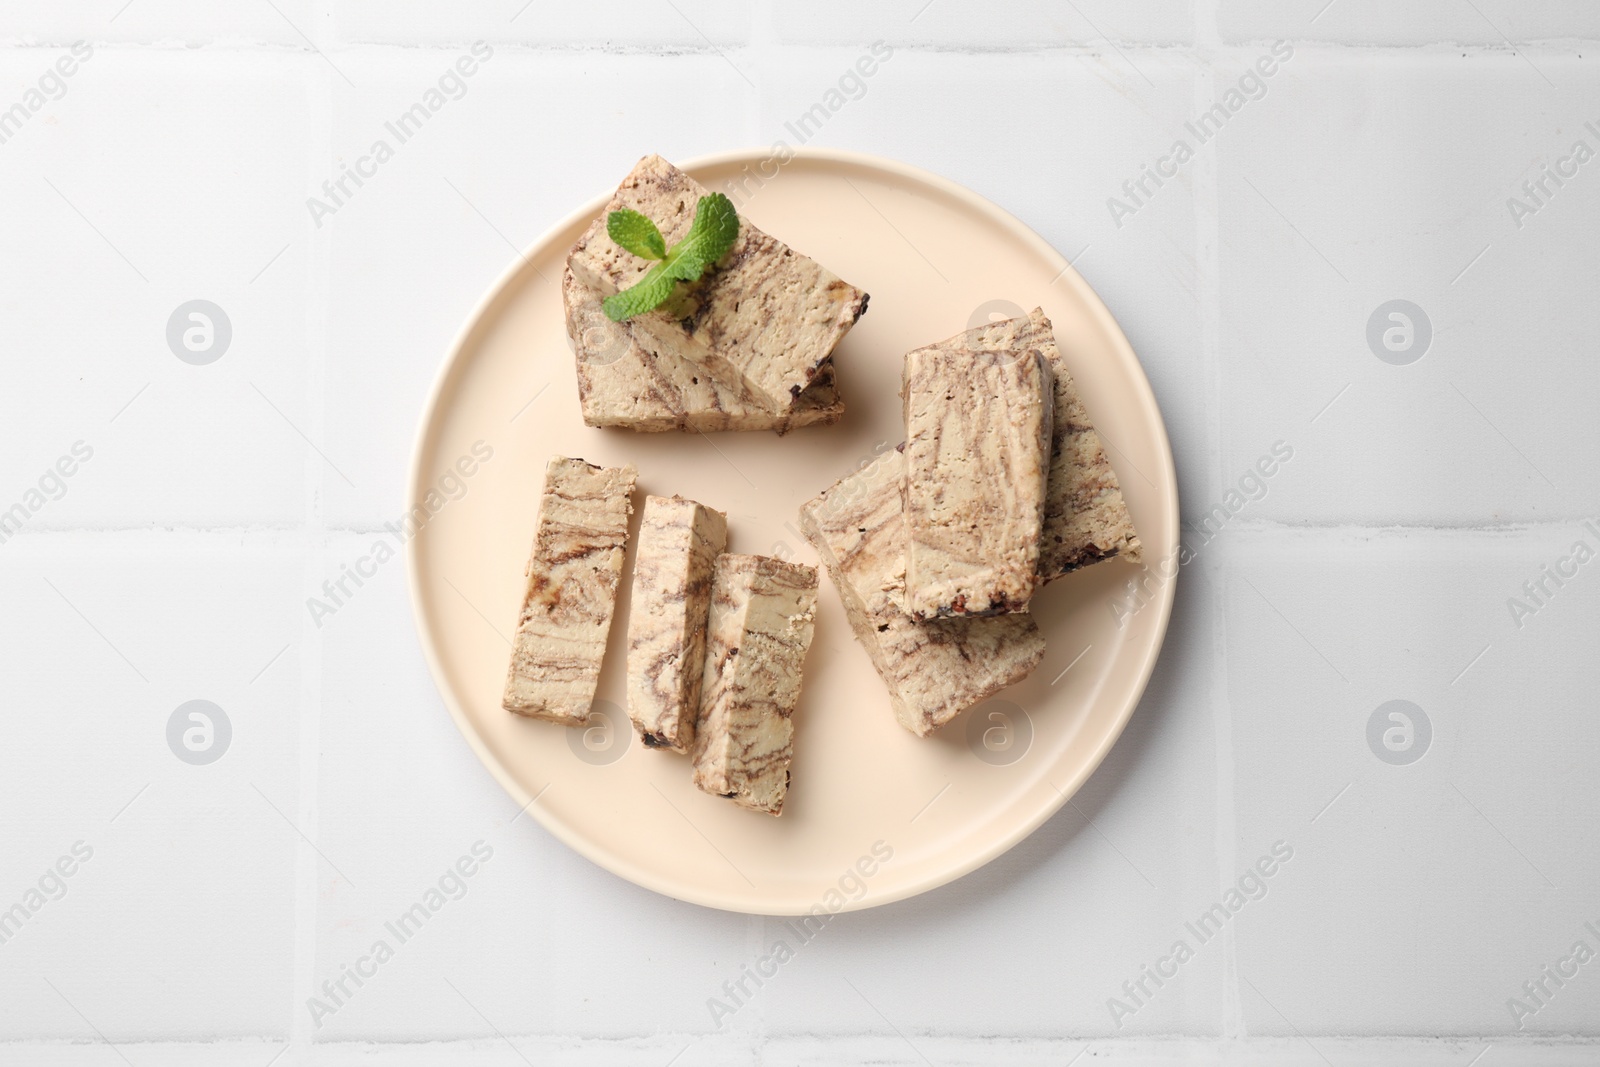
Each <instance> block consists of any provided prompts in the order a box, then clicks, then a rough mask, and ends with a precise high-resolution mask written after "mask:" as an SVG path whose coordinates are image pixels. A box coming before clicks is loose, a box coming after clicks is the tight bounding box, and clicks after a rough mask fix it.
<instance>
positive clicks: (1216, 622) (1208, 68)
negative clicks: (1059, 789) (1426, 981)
mask: <svg viewBox="0 0 1600 1067" xmlns="http://www.w3.org/2000/svg"><path fill="white" fill-rule="evenodd" d="M1194 40H1195V51H1196V53H1197V57H1196V58H1197V59H1198V61H1199V62H1198V70H1197V72H1196V75H1195V79H1194V83H1193V90H1194V106H1195V112H1196V114H1198V113H1200V112H1202V111H1204V110H1205V109H1206V108H1207V107H1209V106H1210V105H1211V102H1212V101H1213V100H1214V99H1215V98H1216V93H1217V76H1216V57H1217V56H1218V55H1223V54H1226V53H1227V51H1228V49H1227V48H1226V47H1225V46H1224V45H1223V43H1222V40H1221V33H1220V30H1219V27H1218V0H1196V2H1195V6H1194ZM1220 151H1221V147H1220V146H1214V147H1213V149H1212V151H1210V152H1200V153H1197V155H1196V157H1195V163H1194V167H1195V169H1194V200H1195V260H1196V264H1197V266H1198V270H1197V271H1196V276H1195V285H1196V287H1197V288H1198V290H1199V292H1198V296H1199V298H1200V299H1199V301H1198V305H1197V310H1198V315H1199V330H1200V354H1201V362H1202V365H1203V367H1204V368H1205V370H1206V371H1207V372H1208V373H1207V378H1208V379H1209V381H1210V382H1211V395H1210V396H1209V397H1208V401H1209V407H1210V409H1211V418H1210V419H1208V420H1207V422H1206V436H1207V442H1206V447H1207V451H1208V452H1209V453H1210V454H1211V456H1212V461H1213V466H1214V467H1215V473H1216V477H1217V479H1218V483H1217V484H1219V485H1222V484H1226V482H1227V478H1228V472H1227V471H1226V470H1224V469H1223V468H1225V467H1226V466H1227V458H1226V456H1225V455H1224V448H1223V433H1222V421H1221V412H1222V410H1223V404H1222V374H1221V370H1222V365H1221V362H1222V361H1221V336H1222V296H1221V290H1222V271H1221V255H1222V253H1221V230H1222V226H1221V219H1220V218H1219V212H1220V211H1221V204H1222V198H1221V194H1220V184H1221V183H1220V181H1219V177H1218V173H1219V170H1220V161H1219V159H1218V153H1219V152H1220ZM1211 566H1212V567H1213V568H1214V569H1213V570H1212V572H1211V573H1212V575H1213V576H1214V578H1215V580H1216V582H1217V592H1218V595H1216V596H1214V597H1211V598H1210V600H1211V604H1210V605H1209V611H1210V615H1211V624H1212V637H1211V646H1212V649H1213V663H1215V664H1217V668H1216V669H1217V670H1218V671H1219V672H1220V673H1219V674H1218V675H1217V676H1216V678H1215V679H1214V680H1213V682H1212V684H1211V708H1212V712H1211V715H1212V732H1213V736H1214V743H1215V745H1216V775H1217V780H1216V785H1215V789H1216V805H1217V810H1216V834H1215V838H1214V840H1213V844H1212V848H1213V849H1214V851H1215V853H1216V862H1217V870H1216V872H1215V875H1216V878H1217V883H1218V885H1219V886H1222V885H1223V882H1224V879H1225V877H1226V872H1228V871H1231V870H1233V869H1234V867H1235V866H1236V863H1235V856H1234V853H1235V850H1236V848H1237V845H1236V838H1237V835H1238V827H1237V825H1236V818H1235V811H1234V796H1233V793H1234V773H1235V771H1234V760H1233V718H1232V709H1231V707H1230V706H1229V704H1228V679H1227V659H1228V649H1227V635H1226V628H1227V613H1226V603H1225V602H1226V588H1225V584H1224V582H1225V575H1226V572H1225V570H1224V569H1223V568H1222V567H1221V566H1220V565H1218V564H1217V563H1216V562H1215V561H1212V562H1211ZM1221 935H1222V936H1221V941H1222V951H1223V959H1222V998H1221V1005H1220V1014H1221V1018H1220V1019H1219V1020H1218V1021H1219V1026H1220V1031H1221V1034H1222V1036H1223V1038H1224V1039H1236V1038H1240V1037H1243V1036H1244V1032H1245V1025H1244V1011H1243V1008H1242V1005H1241V1000H1240V991H1239V959H1238V946H1237V943H1236V942H1235V940H1234V936H1233V927H1232V925H1231V924H1229V925H1227V926H1225V927H1224V928H1223V930H1222V931H1221Z"/></svg>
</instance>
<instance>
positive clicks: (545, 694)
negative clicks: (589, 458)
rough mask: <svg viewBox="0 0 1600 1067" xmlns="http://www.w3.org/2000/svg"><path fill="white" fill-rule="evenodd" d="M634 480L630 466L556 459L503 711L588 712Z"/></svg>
mask: <svg viewBox="0 0 1600 1067" xmlns="http://www.w3.org/2000/svg"><path fill="white" fill-rule="evenodd" d="M637 477H638V472H637V471H636V470H634V468H633V465H632V464H629V465H627V466H625V467H597V466H595V465H594V464H592V463H585V462H584V461H583V460H581V459H567V458H566V457H564V456H555V457H553V458H552V459H551V460H550V464H549V466H548V467H547V468H546V469H545V481H544V496H543V498H542V499H541V500H540V503H539V521H538V527H537V529H536V530H535V531H534V535H533V551H532V554H531V555H530V556H529V558H528V567H527V572H526V573H527V576H528V588H527V593H526V594H525V595H524V597H523V601H522V610H521V611H520V612H519V613H518V615H517V631H516V636H515V637H514V638H513V640H512V651H511V668H510V671H509V672H508V673H507V676H506V689H505V697H504V699H503V701H502V705H503V706H504V707H505V709H506V710H507V711H510V712H515V713H516V714H518V715H527V716H530V717H532V718H535V719H548V720H549V721H551V722H558V723H564V724H566V725H569V726H572V725H579V724H581V723H583V722H584V721H585V720H586V719H587V718H588V717H589V705H590V703H591V702H592V701H593V700H594V691H595V685H596V684H597V683H598V681H599V678H600V661H601V659H602V657H604V655H605V650H606V635H607V634H609V633H610V631H611V615H612V611H613V609H614V608H615V606H616V599H617V581H618V579H619V577H620V576H621V574H622V557H623V550H624V549H625V548H626V547H627V543H628V516H629V515H630V514H632V513H633V502H632V496H633V484H634V480H635V479H636V478H637Z"/></svg>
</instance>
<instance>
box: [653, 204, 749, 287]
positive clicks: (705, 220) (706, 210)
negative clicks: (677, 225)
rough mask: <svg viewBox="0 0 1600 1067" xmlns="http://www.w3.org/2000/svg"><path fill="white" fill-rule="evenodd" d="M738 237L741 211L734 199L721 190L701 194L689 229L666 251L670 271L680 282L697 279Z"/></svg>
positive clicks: (726, 251)
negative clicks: (734, 207) (734, 203)
mask: <svg viewBox="0 0 1600 1067" xmlns="http://www.w3.org/2000/svg"><path fill="white" fill-rule="evenodd" d="M738 236H739V213H738V212H736V211H734V210H733V201H731V200H729V199H728V198H727V197H726V196H724V195H722V194H721V193H711V194H710V195H708V196H702V197H701V198H700V203H698V204H697V205H695V209H694V222H693V223H692V224H690V226H689V232H688V233H687V234H685V235H684V237H683V240H681V241H679V242H678V243H677V244H675V245H673V246H672V251H671V252H669V253H668V254H667V258H666V268H667V273H669V274H671V275H672V276H673V277H674V278H677V279H678V280H679V281H685V282H693V281H698V280H699V279H700V275H702V274H704V273H705V271H706V268H707V267H709V266H711V265H712V264H713V263H715V262H716V261H717V260H719V259H721V258H722V257H723V256H725V255H727V254H728V249H730V248H732V247H733V241H734V238H736V237H738Z"/></svg>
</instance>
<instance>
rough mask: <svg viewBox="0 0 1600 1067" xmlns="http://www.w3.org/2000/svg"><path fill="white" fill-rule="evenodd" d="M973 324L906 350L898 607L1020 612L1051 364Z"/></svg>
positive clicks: (931, 613)
mask: <svg viewBox="0 0 1600 1067" xmlns="http://www.w3.org/2000/svg"><path fill="white" fill-rule="evenodd" d="M1013 340H1014V338H1012V337H1011V336H1010V331H1006V330H999V329H996V328H995V327H994V326H992V325H991V326H981V327H979V328H977V329H974V330H968V331H967V332H966V333H962V334H957V335H956V336H955V337H952V338H949V339H948V340H945V341H941V342H939V343H937V344H932V345H927V346H926V347H923V348H918V349H914V350H913V351H911V352H908V353H906V357H905V367H904V373H903V377H902V383H901V396H902V398H903V399H904V402H905V422H906V444H905V504H904V506H905V518H906V530H907V534H908V542H907V548H906V611H907V612H908V613H910V615H911V616H912V617H913V618H915V619H919V620H927V619H935V618H943V617H946V616H963V615H1001V614H1006V613H1008V612H1017V611H1026V610H1027V609H1028V601H1029V600H1030V599H1031V598H1032V596H1033V590H1034V586H1035V585H1036V584H1037V573H1038V568H1039V535H1040V525H1041V521H1042V519H1043V514H1044V502H1045V487H1046V481H1047V477H1048V474H1049V468H1050V444H1051V436H1050V428H1051V407H1052V404H1053V402H1054V389H1053V386H1052V382H1051V376H1050V370H1049V367H1048V366H1047V365H1046V363H1045V358H1044V356H1043V354H1042V353H1041V352H1040V351H1039V349H1038V347H1037V346H1027V345H1022V346H1016V345H1014V344H1013V343H1012V341H1013Z"/></svg>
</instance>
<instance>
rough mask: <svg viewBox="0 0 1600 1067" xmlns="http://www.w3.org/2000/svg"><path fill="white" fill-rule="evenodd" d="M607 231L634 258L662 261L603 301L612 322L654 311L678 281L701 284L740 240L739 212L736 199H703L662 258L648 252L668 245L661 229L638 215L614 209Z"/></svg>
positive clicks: (713, 195) (713, 196) (718, 196)
mask: <svg viewBox="0 0 1600 1067" xmlns="http://www.w3.org/2000/svg"><path fill="white" fill-rule="evenodd" d="M647 228H648V229H647ZM606 232H607V233H609V234H610V235H611V239H612V240H613V241H615V242H616V243H617V244H618V245H620V246H622V247H623V248H626V249H627V250H628V251H629V252H632V253H633V254H634V255H636V256H639V257H640V258H642V259H659V260H660V261H661V262H659V263H657V264H656V265H655V266H654V267H651V268H650V270H649V272H648V273H646V274H645V276H644V277H642V278H640V279H639V280H638V281H637V282H635V283H634V284H633V285H631V286H629V287H628V288H626V289H624V290H622V292H620V293H616V294H614V295H612V296H608V297H606V298H605V300H604V301H603V302H602V304H601V306H602V307H604V308H605V313H606V317H607V318H609V319H610V320H611V321H612V322H625V321H627V320H628V319H631V318H633V317H634V316H635V315H643V314H644V313H645V312H647V311H654V310H655V309H656V308H658V307H660V306H661V305H662V304H664V303H666V302H667V300H668V298H670V297H671V296H672V291H673V289H674V288H675V287H676V286H677V283H678V282H695V281H699V280H700V276H701V275H702V274H704V273H705V272H706V268H707V267H710V266H711V265H712V264H714V263H716V261H717V260H719V259H721V258H722V257H723V256H725V255H727V254H728V249H730V248H732V247H733V242H734V239H735V238H737V237H738V236H739V213H738V212H737V211H735V210H734V209H733V201H731V200H729V199H728V198H727V197H726V196H724V195H723V194H721V193H711V194H709V195H707V196H702V197H701V198H700V202H699V203H698V204H696V205H695V209H694V221H693V222H692V223H690V224H689V232H688V233H686V234H684V235H683V240H681V241H679V242H678V243H677V244H675V245H673V246H672V247H671V248H670V249H664V250H663V252H662V253H661V254H659V255H647V254H646V253H647V252H654V251H655V249H656V247H657V246H660V245H664V243H665V242H664V241H663V240H662V237H661V231H660V230H659V229H657V228H656V225H655V223H653V222H651V221H650V220H649V219H648V218H646V217H645V216H643V215H641V214H639V213H638V212H637V211H613V212H612V213H611V214H610V216H609V217H607V219H606ZM652 238H653V240H652ZM630 242H631V243H630ZM635 245H637V246H638V247H634V246H635ZM640 248H643V249H644V251H640Z"/></svg>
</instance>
